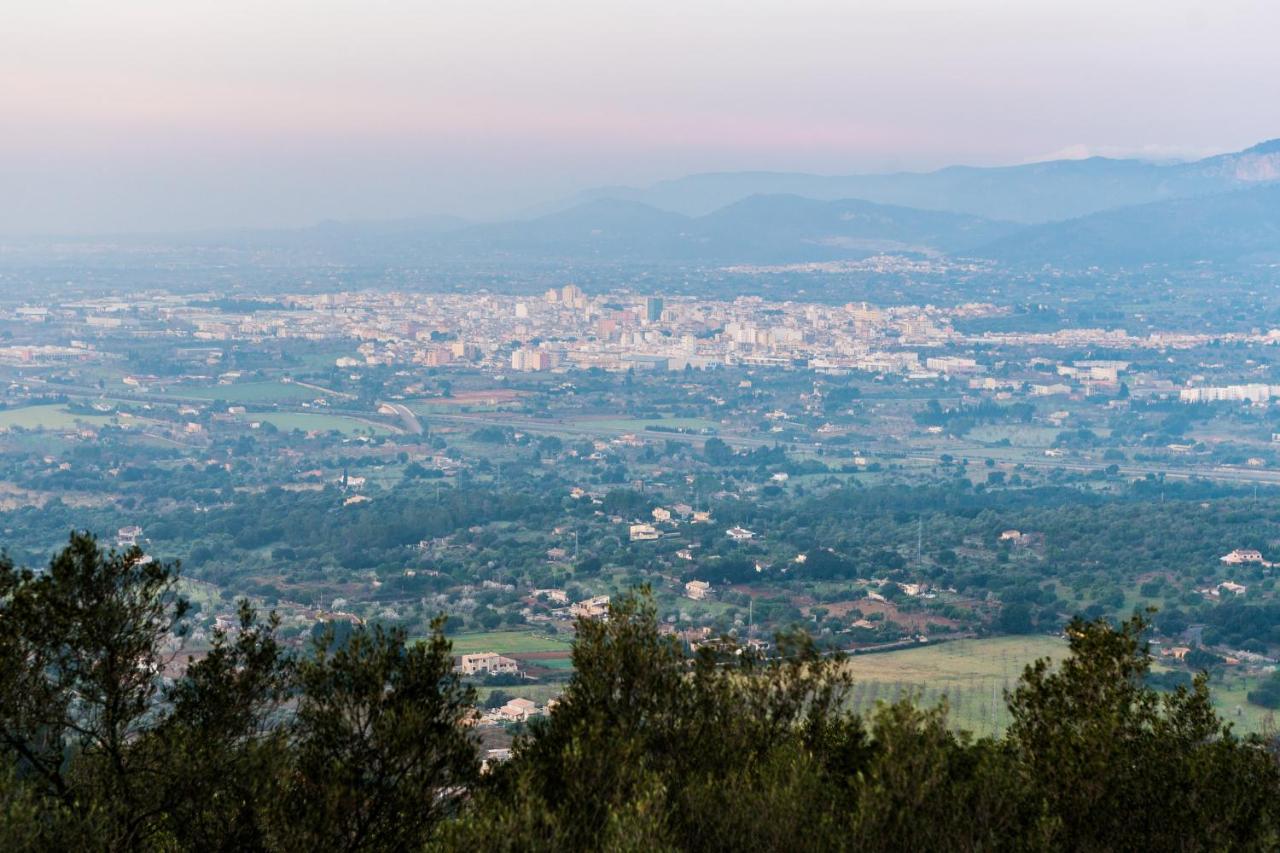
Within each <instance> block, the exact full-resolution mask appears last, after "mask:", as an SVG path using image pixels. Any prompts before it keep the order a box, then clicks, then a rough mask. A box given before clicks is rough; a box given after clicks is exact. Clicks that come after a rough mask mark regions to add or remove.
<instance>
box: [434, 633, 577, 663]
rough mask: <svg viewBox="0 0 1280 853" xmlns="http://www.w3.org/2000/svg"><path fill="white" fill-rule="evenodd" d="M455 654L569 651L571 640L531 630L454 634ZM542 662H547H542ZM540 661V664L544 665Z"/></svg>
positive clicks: (451, 638) (452, 637)
mask: <svg viewBox="0 0 1280 853" xmlns="http://www.w3.org/2000/svg"><path fill="white" fill-rule="evenodd" d="M449 639H450V640H452V641H453V653H454V654H455V655H470V654H475V653H476V652H497V653H498V654H517V655H518V654H520V653H521V652H567V651H569V647H570V646H569V644H570V640H569V638H567V637H553V636H549V635H547V634H535V633H533V632H531V631H489V632H486V633H483V634H454V635H453V636H451V637H450V638H449ZM542 663H545V661H544V662H542ZM542 663H540V664H539V665H542Z"/></svg>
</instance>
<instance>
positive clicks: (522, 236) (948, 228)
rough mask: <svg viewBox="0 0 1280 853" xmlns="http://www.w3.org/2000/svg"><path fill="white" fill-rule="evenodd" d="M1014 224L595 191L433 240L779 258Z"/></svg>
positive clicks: (932, 250)
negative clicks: (660, 200)
mask: <svg viewBox="0 0 1280 853" xmlns="http://www.w3.org/2000/svg"><path fill="white" fill-rule="evenodd" d="M1018 227H1019V226H1017V225H1015V224H1013V223H1008V222H993V221H991V220H987V219H983V218H981V217H977V216H970V215H968V214H956V213H947V212H940V211H928V210H914V209H912V208H905V207H897V206H893V205H883V204H876V203H874V202H868V201H862V200H859V199H840V200H836V201H821V200H815V199H808V198H803V197H801V196H796V195H755V196H750V197H748V198H746V199H742V200H740V201H738V202H735V203H734V204H730V205H728V206H726V207H723V208H721V209H719V210H717V211H715V212H713V213H709V214H707V215H705V216H698V217H690V216H684V215H682V214H678V213H671V212H668V211H663V210H659V209H658V208H655V207H651V206H649V205H645V204H642V203H640V202H635V201H629V200H620V199H598V200H595V201H589V202H585V203H583V204H580V205H577V206H575V207H572V208H569V209H568V210H564V211H560V212H557V213H551V214H548V215H546V216H542V217H538V218H536V219H532V220H525V221H518V222H504V223H499V224H492V225H474V226H471V227H469V228H464V229H461V230H459V231H455V232H453V233H451V234H448V235H445V236H444V237H443V238H442V241H441V245H442V247H446V248H449V249H452V250H453V251H457V252H462V253H466V252H486V253H494V252H498V253H516V252H521V253H531V254H536V255H538V256H542V257H547V256H566V257H567V256H577V257H611V258H619V259H621V258H632V259H643V258H651V259H655V260H679V261H710V262H761V263H784V262H791V261H810V260H831V259H840V258H850V257H865V256H867V255H870V254H875V253H877V252H910V253H919V254H926V255H928V254H951V253H955V252H964V251H968V250H971V249H974V248H976V247H978V246H981V245H985V244H987V243H989V242H991V241H994V240H998V239H1000V238H1002V237H1005V236H1009V235H1011V234H1013V233H1014V232H1015V231H1017V230H1018Z"/></svg>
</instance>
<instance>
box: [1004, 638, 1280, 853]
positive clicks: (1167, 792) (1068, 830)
mask: <svg viewBox="0 0 1280 853" xmlns="http://www.w3.org/2000/svg"><path fill="white" fill-rule="evenodd" d="M1147 627H1148V624H1147V622H1146V620H1145V619H1144V618H1143V617H1141V616H1139V615H1135V616H1134V617H1133V618H1131V619H1129V620H1128V621H1127V622H1125V623H1123V624H1122V625H1121V626H1120V627H1119V629H1118V630H1117V629H1113V628H1112V627H1111V626H1110V625H1108V624H1107V623H1106V622H1105V621H1101V620H1099V621H1094V622H1085V621H1083V620H1081V619H1078V618H1077V619H1075V620H1073V621H1072V623H1071V624H1070V626H1069V627H1068V629H1067V635H1068V637H1070V645H1071V655H1070V656H1069V657H1067V658H1066V659H1065V660H1064V661H1063V662H1062V664H1061V666H1060V667H1059V668H1058V670H1057V671H1053V670H1051V669H1050V667H1049V663H1048V661H1045V660H1041V661H1038V662H1037V663H1036V664H1035V665H1033V666H1030V667H1028V668H1027V670H1026V672H1025V673H1024V675H1023V677H1022V682H1021V684H1020V685H1019V686H1018V688H1017V689H1016V690H1015V691H1014V692H1013V693H1012V694H1011V695H1010V697H1009V711H1010V713H1011V714H1012V716H1013V723H1012V725H1011V726H1010V729H1009V734H1008V741H1009V747H1010V748H1011V749H1012V750H1013V751H1014V753H1015V755H1016V756H1017V762H1018V772H1019V773H1020V774H1021V775H1022V777H1023V780H1024V783H1025V784H1026V785H1027V786H1028V788H1029V789H1030V791H1031V795H1032V796H1033V797H1034V799H1035V801H1036V802H1038V803H1040V808H1041V809H1042V815H1041V818H1040V831H1041V832H1043V834H1044V836H1045V837H1046V838H1047V839H1048V840H1049V841H1050V843H1051V846H1053V847H1057V848H1071V849H1092V850H1100V849H1164V850H1168V849H1174V848H1177V849H1221V848H1226V847H1234V846H1237V844H1238V843H1239V842H1240V840H1241V839H1243V838H1253V839H1255V843H1256V844H1259V845H1260V846H1261V847H1271V846H1274V845H1275V844H1276V843H1277V842H1278V841H1280V836H1278V835H1277V830H1278V827H1277V823H1276V819H1277V814H1276V808H1275V791H1276V785H1277V783H1280V776H1278V774H1277V768H1276V765H1275V763H1274V761H1272V759H1271V758H1270V756H1269V755H1268V754H1267V753H1266V752H1265V751H1264V750H1263V749H1261V748H1260V745H1259V744H1258V743H1257V742H1256V741H1252V740H1241V739H1239V738H1237V737H1236V736H1234V735H1233V734H1232V733H1231V730H1230V727H1229V726H1225V725H1223V724H1222V722H1221V720H1219V719H1218V717H1217V716H1216V715H1215V714H1214V712H1213V708H1212V705H1211V702H1210V698H1209V689H1208V684H1207V679H1206V678H1205V677H1204V676H1203V675H1202V676H1200V677H1199V678H1197V679H1196V680H1195V682H1194V683H1193V686H1192V688H1191V689H1190V690H1187V689H1186V688H1179V689H1177V690H1176V691H1174V692H1172V693H1166V694H1160V693H1157V692H1156V691H1155V690H1152V689H1151V688H1150V687H1148V686H1147V685H1146V683H1145V676H1146V674H1147V672H1148V671H1149V669H1150V666H1151V659H1150V654H1149V652H1148V650H1147V647H1146V644H1145V642H1144V641H1143V640H1142V636H1143V634H1144V632H1145V631H1146V629H1147Z"/></svg>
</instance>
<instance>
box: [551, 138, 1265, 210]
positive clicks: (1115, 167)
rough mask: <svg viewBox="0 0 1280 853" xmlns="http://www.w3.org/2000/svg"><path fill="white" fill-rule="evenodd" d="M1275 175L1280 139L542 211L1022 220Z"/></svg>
mask: <svg viewBox="0 0 1280 853" xmlns="http://www.w3.org/2000/svg"><path fill="white" fill-rule="evenodd" d="M1276 180H1280V139H1273V140H1269V141H1267V142H1263V143H1260V144H1258V145H1255V146H1253V147H1251V148H1248V149H1245V150H1243V151H1238V152H1234V153H1230V154H1221V155H1217V156H1214V157H1208V158H1205V159H1202V160H1197V161H1194V162H1190V163H1173V164H1159V163H1151V162H1147V161H1143V160H1132V159H1112V158H1107V157H1090V158H1087V159H1083V160H1051V161H1046V162H1041V163H1029V164H1025V165H1018V166H995V167H980V166H949V167H947V168H944V169H939V170H937V171H933V172H896V173H892V174H883V175H874V174H872V175H845V176H838V175H814V174H804V173H788V172H719V173H704V174H696V175H689V176H686V177H683V178H676V179H673V180H668V181H660V182H658V183H656V184H653V185H652V186H650V187H647V188H630V187H602V188H597V189H591V190H586V191H584V192H582V193H579V194H577V195H575V196H573V197H571V198H570V199H566V200H565V201H563V202H561V203H559V204H558V205H553V206H549V207H548V208H544V212H548V211H550V210H554V209H562V208H564V207H572V206H576V205H577V204H580V203H583V202H585V201H593V200H598V199H601V198H615V199H620V200H627V201H636V202H641V203H643V204H647V205H650V206H652V207H656V208H659V209H661V210H668V211H671V212H673V213H683V214H685V215H687V216H701V215H705V214H707V213H710V212H712V211H715V210H717V209H719V208H721V207H724V206H726V205H729V204H732V203H734V202H735V201H740V200H741V199H743V198H746V197H748V196H751V195H760V194H768V195H784V194H785V195H799V196H803V197H806V198H812V199H818V200H836V199H847V198H858V199H864V200H867V201H873V202H877V203H880V204H893V205H899V206H903V207H916V208H920V209H923V210H942V211H949V212H953V213H967V214H971V215H974V216H981V217H984V218H987V219H997V220H1008V221H1013V222H1021V223H1027V224H1037V223H1043V222H1050V221H1057V220H1063V219H1071V218H1075V217H1079V216H1085V215H1088V214H1090V213H1096V212H1098V211H1101V210H1107V209H1111V208H1115V207H1124V206H1130V205H1137V204H1145V203H1148V202H1153V201H1163V200H1166V199H1171V198H1182V197H1187V196H1196V195H1208V194H1213V193H1221V192H1230V191H1232V190H1237V189H1243V188H1245V187H1248V186H1250V185H1254V184H1257V183H1264V182H1270V181H1276Z"/></svg>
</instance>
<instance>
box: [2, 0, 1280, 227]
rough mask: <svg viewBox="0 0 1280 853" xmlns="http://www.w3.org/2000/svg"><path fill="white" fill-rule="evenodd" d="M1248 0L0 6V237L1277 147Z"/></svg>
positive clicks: (1272, 4)
mask: <svg viewBox="0 0 1280 853" xmlns="http://www.w3.org/2000/svg"><path fill="white" fill-rule="evenodd" d="M1278 36H1280V2H1277V1H1276V0H1211V2H1204V0H951V2H940V1H939V0H934V2H923V0H846V2H827V0H774V2H752V0H724V2H722V0H681V1H680V2H675V0H638V2H629V3H618V2H610V0H522V2H486V0H465V2H455V0H414V1H413V2H409V1H408V0H305V2H304V0H157V2H138V0H116V2H110V3H108V2H102V0H83V2H64V0H3V2H0V117H2V123H0V232H7V233H31V232H50V231H54V232H70V231H124V230H138V229H178V228H199V227H210V226H222V225H297V224H306V223H310V222H314V221H317V220H320V219H325V218H343V219H353V218H381V217H398V216H406V215H414V214H425V213H431V212H453V213H459V214H463V215H468V216H482V215H492V214H494V213H497V212H501V211H506V210H513V209H519V208H521V207H523V206H525V205H529V204H534V203H537V202H540V201H543V200H546V199H548V198H553V197H556V196H559V195H564V194H567V193H569V192H572V191H573V190H575V189H578V188H582V187H586V186H592V185H597V184H611V183H629V184H644V183H649V182H652V181H654V180H658V179H661V178H665V177H673V176H678V175H681V174H685V173H688V172H695V171H716V170H735V169H780V170H804V171H814V172H828V173H849V172H859V171H885V170H893V169H927V168H933V167H936V166H940V165H945V164H948V163H953V162H965V163H975V164H996V163H1013V162H1021V161H1026V160H1030V159H1038V158H1043V157H1045V156H1048V155H1051V154H1054V153H1058V154H1061V153H1063V152H1069V153H1071V154H1074V155H1078V154H1081V153H1087V152H1102V153H1127V152H1143V151H1145V152H1148V153H1150V154H1151V155H1153V156H1176V155H1195V154H1202V153H1210V152H1217V151H1223V150H1229V149H1234V148H1239V147H1245V146H1247V145H1250V144H1252V143H1254V142H1257V141H1260V140H1262V139H1266V138H1270V137H1275V136H1280V49H1278V48H1277V37H1278Z"/></svg>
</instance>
